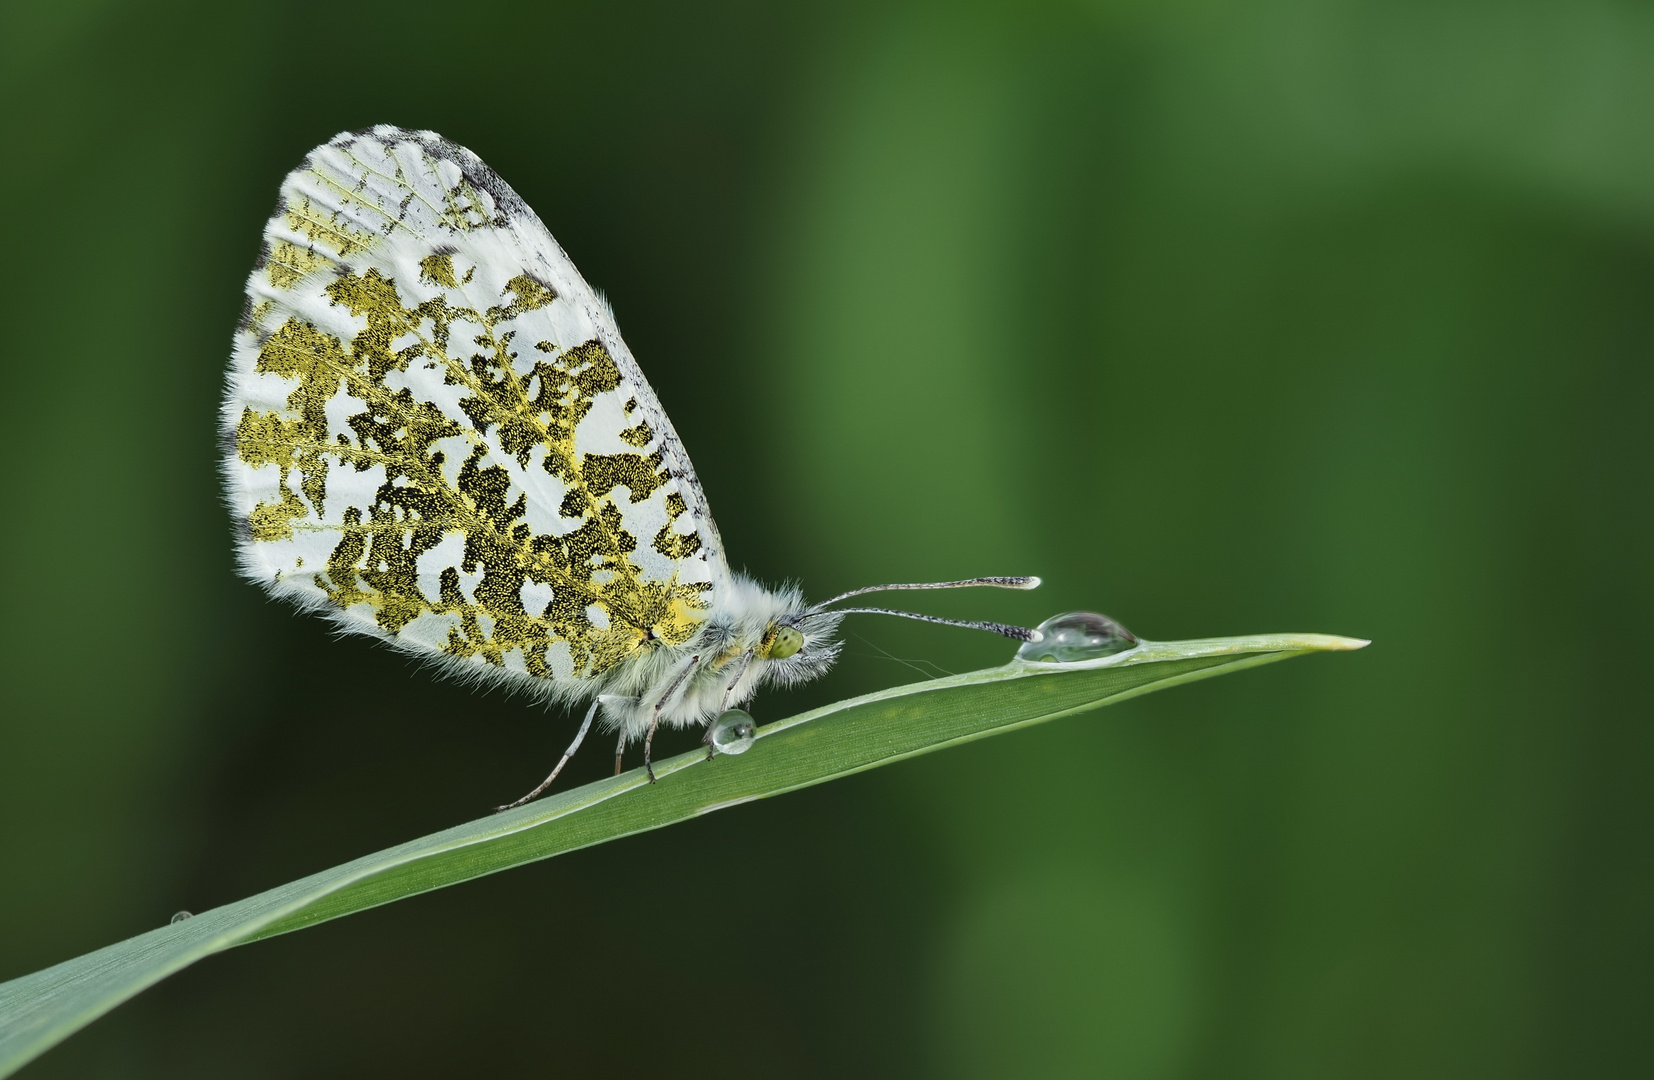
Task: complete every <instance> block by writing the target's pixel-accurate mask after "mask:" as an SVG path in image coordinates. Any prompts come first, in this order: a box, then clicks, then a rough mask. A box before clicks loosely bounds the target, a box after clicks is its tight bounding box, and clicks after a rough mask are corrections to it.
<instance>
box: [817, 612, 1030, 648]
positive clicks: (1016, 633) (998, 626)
mask: <svg viewBox="0 0 1654 1080" xmlns="http://www.w3.org/2000/svg"><path fill="white" fill-rule="evenodd" d="M833 614H834V615H895V616H897V617H898V618H903V619H918V620H919V621H920V622H928V623H937V624H938V625H941V626H963V627H964V628H965V629H967V630H986V631H988V633H990V634H998V635H999V636H1000V637H1008V638H1010V639H1011V640H1012V641H1039V640H1040V639H1042V638H1043V637H1044V636H1045V635H1044V634H1041V633H1040V632H1039V631H1038V630H1030V629H1028V628H1027V627H1026V626H1010V625H1007V624H1006V623H997V622H974V621H971V620H968V619H944V618H942V617H941V616H939V615H920V614H919V613H918V612H916V611H897V610H895V609H894V608H882V607H853V608H839V609H838V610H837V611H835V612H833Z"/></svg>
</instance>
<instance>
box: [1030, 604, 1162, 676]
mask: <svg viewBox="0 0 1654 1080" xmlns="http://www.w3.org/2000/svg"><path fill="white" fill-rule="evenodd" d="M1038 630H1039V634H1040V636H1039V640H1038V641H1030V642H1028V643H1027V644H1025V645H1023V646H1022V648H1020V649H1018V650H1017V659H1018V660H1033V661H1036V662H1038V663H1041V664H1072V663H1074V662H1075V661H1078V660H1096V659H1098V658H1099V657H1103V656H1113V655H1114V654H1115V653H1122V652H1125V651H1126V650H1127V649H1132V648H1136V646H1137V637H1136V635H1135V634H1133V633H1132V632H1131V631H1130V630H1127V629H1126V628H1125V627H1123V626H1121V625H1120V624H1119V623H1117V622H1115V621H1114V620H1113V619H1111V618H1109V617H1108V616H1107V615H1099V614H1097V613H1096V612H1095V611H1070V612H1069V613H1068V614H1066V615H1056V616H1053V617H1052V618H1049V619H1046V620H1045V621H1044V622H1042V623H1040V624H1039V627H1038Z"/></svg>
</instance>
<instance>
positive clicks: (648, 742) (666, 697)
mask: <svg viewBox="0 0 1654 1080" xmlns="http://www.w3.org/2000/svg"><path fill="white" fill-rule="evenodd" d="M700 663H701V656H700V654H699V653H696V654H695V655H694V656H691V657H690V658H689V659H688V660H686V661H684V665H683V667H681V668H679V669H678V673H677V674H676V675H673V676H672V681H671V682H669V683H667V684H666V690H665V692H664V693H662V694H661V696H660V697H659V698H657V699H656V700H655V708H654V711H653V713H652V715H651V716H650V717H649V734H647V735H645V736H644V737H643V771H644V772H646V773H648V774H649V782H650V783H651V784H653V783H654V782H655V766H654V761H653V753H654V748H655V729H656V728H658V727H660V714H661V712H662V711H664V710H665V708H666V703H667V702H669V701H671V700H672V695H673V694H676V693H677V692H678V688H679V687H680V686H682V685H683V683H684V680H685V679H687V678H689V676H690V675H691V674H692V673H693V672H694V670H695V668H697V667H698V666H700Z"/></svg>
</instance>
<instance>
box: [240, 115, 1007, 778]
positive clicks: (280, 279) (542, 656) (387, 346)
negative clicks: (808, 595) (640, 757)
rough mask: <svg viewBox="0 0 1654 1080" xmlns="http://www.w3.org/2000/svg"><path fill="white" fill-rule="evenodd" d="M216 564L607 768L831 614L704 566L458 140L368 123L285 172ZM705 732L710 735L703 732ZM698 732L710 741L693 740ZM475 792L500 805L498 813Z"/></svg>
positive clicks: (804, 672)
mask: <svg viewBox="0 0 1654 1080" xmlns="http://www.w3.org/2000/svg"><path fill="white" fill-rule="evenodd" d="M221 430H222V436H223V460H222V466H223V477H224V484H225V490H226V499H227V502H228V504H229V508H230V511H231V514H232V516H233V517H234V520H235V522H236V526H237V534H236V535H237V539H236V552H237V561H238V564H239V568H240V570H241V572H242V574H243V575H245V576H246V577H247V578H250V579H251V580H253V581H255V582H257V583H258V584H260V585H262V586H263V587H264V588H265V589H266V590H268V591H269V592H270V593H272V594H273V595H275V596H278V597H281V598H283V599H286V600H289V601H292V602H293V603H295V604H297V605H298V606H299V607H301V608H303V609H306V610H310V611H314V612H318V613H321V614H323V615H325V616H326V617H327V618H328V619H329V620H331V621H332V623H333V624H334V625H335V626H337V627H338V628H340V629H342V630H345V631H349V632H354V633H363V634H368V635H371V636H373V637H376V638H378V639H380V640H381V641H384V642H387V643H389V644H390V645H392V646H394V647H396V648H398V649H401V650H403V651H405V652H407V653H410V654H413V655H414V656H417V657H421V658H424V659H428V660H432V661H434V662H436V663H438V664H439V665H440V666H441V667H442V668H443V669H445V670H446V671H447V672H449V673H451V674H454V675H458V676H460V677H461V678H469V679H473V680H477V681H487V682H493V683H505V684H510V685H513V686H516V687H519V688H527V689H529V690H531V691H532V692H534V693H536V694H538V695H539V696H540V697H541V698H542V699H543V700H545V701H546V702H548V703H583V702H588V701H589V702H590V705H589V708H588V710H587V712H586V714H585V719H584V721H583V722H582V723H581V725H580V728H579V732H578V734H576V736H575V738H574V741H573V743H572V744H571V745H570V746H569V748H568V751H567V752H566V753H565V754H564V755H563V757H562V759H561V760H560V761H559V762H558V764H557V766H556V768H554V769H553V770H552V772H551V775H550V776H548V777H547V778H546V780H545V781H544V782H543V783H541V784H540V785H539V786H538V787H536V788H535V789H534V790H533V791H531V792H530V793H529V794H528V795H526V796H524V797H523V798H521V799H519V800H517V801H516V802H514V803H511V804H509V805H510V806H517V805H520V804H522V803H524V802H527V801H528V800H529V799H532V798H534V797H535V796H537V795H538V794H540V792H542V791H544V790H545V789H546V788H547V787H549V786H550V785H551V783H552V782H553V781H554V780H555V779H556V778H557V774H558V773H559V772H560V771H561V770H562V768H563V766H564V765H565V764H567V763H568V761H569V759H570V758H571V757H572V756H573V755H574V753H575V751H576V750H577V749H578V748H579V746H580V743H581V741H582V740H583V739H584V738H585V737H586V734H587V732H588V731H589V730H590V729H591V727H592V724H593V721H594V720H595V719H596V718H597V717H598V716H599V714H600V713H601V716H602V726H603V727H604V728H606V729H607V730H609V731H611V732H617V733H618V741H617V745H616V749H615V771H616V772H617V773H618V772H619V771H620V767H621V762H622V759H623V755H624V753H625V750H626V746H627V744H628V742H631V741H636V740H639V739H641V740H642V741H643V748H644V768H645V770H646V772H647V775H648V777H649V779H650V780H651V781H653V779H654V769H653V766H652V752H653V743H654V736H655V732H656V731H657V729H658V728H659V727H660V726H661V725H662V724H665V725H667V726H669V727H688V726H692V725H708V724H710V723H711V721H712V720H714V719H715V718H717V717H719V716H721V715H723V714H725V713H726V711H728V710H730V709H731V708H734V707H738V706H740V705H742V704H744V703H746V702H747V701H749V700H750V699H751V698H752V696H753V695H754V694H755V693H757V691H758V690H759V689H760V688H761V687H762V686H764V685H767V684H777V685H783V686H785V685H791V684H795V683H799V682H803V681H805V680H809V679H814V678H817V677H818V676H820V675H822V674H823V673H824V672H826V671H827V669H828V668H829V667H831V666H832V664H833V661H834V660H835V659H836V657H837V656H838V651H839V642H838V641H837V638H836V631H837V630H838V628H839V623H840V621H841V620H842V619H843V618H844V617H845V616H846V615H850V614H856V613H882V614H889V615H899V616H902V617H905V618H913V619H923V620H926V621H929V622H936V623H944V624H948V625H956V626H967V627H972V628H976V629H981V630H988V631H992V632H994V633H998V634H1001V635H1004V636H1006V637H1009V638H1013V639H1016V640H1021V641H1028V640H1035V639H1037V637H1038V631H1033V630H1028V629H1025V628H1022V627H1016V626H1007V625H1004V624H1000V623H992V622H966V621H960V620H952V619H941V618H936V617H934V616H928V615H919V614H916V613H912V612H903V611H893V610H889V609H885V608H868V607H849V608H846V607H837V606H835V605H838V604H840V603H841V602H843V601H845V600H848V599H851V598H853V597H857V596H862V595H865V594H867V593H872V592H880V591H886V590H893V589H949V588H961V587H966V586H973V585H987V586H999V587H1004V588H1013V589H1028V588H1033V587H1035V586H1037V585H1038V584H1039V579H1038V578H1033V577H983V578H972V579H969V580H964V581H948V582H933V583H927V584H909V585H881V586H873V587H870V588H865V589H856V590H853V591H851V592H847V593H844V594H842V595H839V596H835V597H833V598H832V599H831V600H828V601H825V602H823V603H817V604H809V603H806V602H805V600H804V599H803V597H802V595H801V594H800V592H799V591H798V589H797V588H795V587H790V586H789V587H783V588H778V589H771V588H766V587H765V586H763V585H761V584H759V583H758V582H756V581H754V580H752V579H751V578H749V577H747V576H746V575H744V574H741V573H737V572H735V571H732V570H731V569H730V567H729V564H728V563H727V562H726V561H725V557H724V550H723V544H722V542H721V541H720V540H719V537H718V529H717V526H716V525H715V524H714V523H713V520H712V515H711V513H710V512H709V510H708V508H707V503H706V496H705V495H704V494H703V493H702V491H701V486H700V484H699V483H698V482H697V481H696V479H695V470H694V467H693V466H692V465H691V464H690V461H689V455H688V454H687V453H685V451H684V447H683V442H682V440H681V439H679V438H678V434H677V432H676V431H674V430H673V428H672V423H671V421H670V420H668V419H667V416H666V412H665V411H664V410H663V409H662V408H661V405H660V402H659V401H658V400H657V399H656V397H655V394H654V391H653V390H651V389H650V387H649V383H648V382H647V381H646V380H645V379H644V377H643V373H642V372H641V371H640V370H639V369H638V365H637V362H636V361H635V360H634V359H633V358H632V354H631V352H630V350H628V349H627V347H626V343H625V342H624V341H623V340H622V339H621V336H620V332H619V331H618V330H617V329H616V327H615V319H614V315H613V313H612V311H611V310H610V308H609V306H608V304H607V302H606V301H605V300H604V299H603V298H602V297H601V296H600V295H599V294H598V293H597V292H595V291H594V290H593V289H592V288H591V286H589V285H587V284H586V282H585V280H584V279H583V278H581V276H580V273H579V272H578V271H577V270H576V269H575V268H574V264H573V263H572V262H570V261H569V257H568V256H567V255H566V254H564V253H563V249H562V248H561V247H559V246H558V244H557V242H556V241H555V240H553V239H552V236H551V233H550V232H548V231H547V229H546V227H545V226H544V225H543V224H541V222H540V219H539V218H538V217H536V216H535V214H534V212H533V211H532V210H531V209H529V207H528V205H527V204H526V203H524V202H523V200H522V199H521V198H520V197H519V196H518V195H517V193H516V192H514V191H513V190H512V189H511V188H510V187H508V186H507V185H506V183H505V182H504V181H503V180H501V179H500V178H499V176H498V175H496V174H495V173H494V171H493V170H491V169H490V168H488V167H487V166H486V165H484V164H483V163H482V161H481V160H480V159H478V157H477V156H476V155H475V154H473V153H471V152H470V151H469V150H467V149H465V148H464V147H461V146H458V145H456V144H454V143H452V142H449V141H448V140H446V139H444V138H442V137H441V136H440V135H437V134H435V133H433V132H429V131H407V130H403V129H400V128H396V127H391V126H388V125H381V126H378V127H375V128H372V129H371V130H367V131H359V132H353V133H344V134H341V135H338V136H336V137H334V138H333V139H331V140H330V141H328V142H327V143H326V144H324V145H322V146H319V147H317V148H316V149H315V150H313V151H312V152H311V153H310V154H309V155H308V157H307V158H306V159H305V161H304V163H303V164H302V165H301V166H299V167H298V168H297V169H295V170H293V172H291V173H290V174H288V176H287V178H286V179H285V181H283V183H282V186H281V195H280V199H279V201H278V203H277V206H276V210H275V213H274V214H273V215H272V216H271V218H270V220H269V222H268V223H267V224H266V225H265V227H264V243H263V247H262V250H261V253H260V256H259V258H258V261H257V263H256V265H255V266H254V269H253V272H252V274H251V276H250V277H249V278H248V279H247V291H246V303H245V307H244V309H243V313H242V317H241V320H240V324H239V326H238V327H237V330H236V335H235V341H234V347H233V350H232V353H231V358H230V366H229V373H228V379H227V386H226V391H225V395H224V402H223V409H222V414H221ZM708 735H709V736H710V735H711V729H710V728H709V730H708ZM710 752H711V750H710V749H709V753H710ZM508 808H509V807H501V808H500V809H508Z"/></svg>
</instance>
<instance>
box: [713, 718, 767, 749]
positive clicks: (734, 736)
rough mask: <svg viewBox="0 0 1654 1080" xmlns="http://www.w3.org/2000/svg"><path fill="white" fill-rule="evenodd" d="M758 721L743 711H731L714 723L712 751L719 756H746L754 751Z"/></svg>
mask: <svg viewBox="0 0 1654 1080" xmlns="http://www.w3.org/2000/svg"><path fill="white" fill-rule="evenodd" d="M757 731H758V721H756V720H754V719H753V718H752V714H751V713H749V712H745V711H743V710H741V709H730V710H729V711H728V712H726V713H724V714H723V715H722V716H720V717H718V719H716V720H714V721H713V722H712V749H713V751H714V752H716V753H719V754H744V753H746V752H747V751H748V750H750V749H752V744H753V741H754V739H755V738H756V734H755V733H756V732H757Z"/></svg>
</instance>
